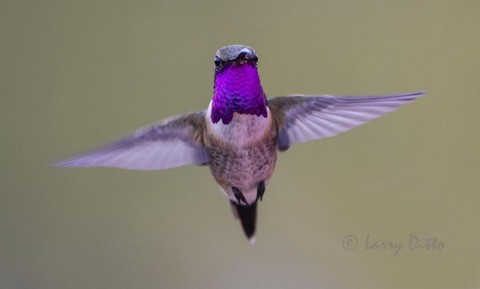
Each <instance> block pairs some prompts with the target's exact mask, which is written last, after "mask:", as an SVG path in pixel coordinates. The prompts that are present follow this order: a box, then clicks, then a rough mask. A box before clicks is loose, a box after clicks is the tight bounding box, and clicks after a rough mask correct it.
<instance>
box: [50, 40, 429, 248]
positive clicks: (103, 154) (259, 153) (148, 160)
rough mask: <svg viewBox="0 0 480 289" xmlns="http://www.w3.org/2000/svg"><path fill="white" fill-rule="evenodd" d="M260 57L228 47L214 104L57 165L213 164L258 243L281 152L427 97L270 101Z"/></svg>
mask: <svg viewBox="0 0 480 289" xmlns="http://www.w3.org/2000/svg"><path fill="white" fill-rule="evenodd" d="M257 61H258V58H257V54H256V52H255V50H253V48H252V47H249V46H244V45H230V46H226V47H223V48H220V49H219V50H218V51H217V53H216V56H215V59H214V64H215V77H214V85H213V96H212V99H211V101H210V104H209V106H208V108H207V109H205V110H202V111H197V112H191V113H187V114H183V115H177V116H172V117H169V118H167V119H164V120H163V121H160V122H158V123H155V124H153V125H150V126H148V127H145V128H140V129H138V130H136V131H135V132H134V133H133V134H132V135H130V136H128V137H126V138H123V139H121V140H118V141H116V142H113V143H111V144H108V145H106V146H105V147H103V148H100V149H97V150H94V151H92V152H90V153H87V154H84V155H80V156H76V157H73V158H69V159H66V160H63V161H60V162H58V163H56V165H58V166H62V167H117V168H123V169H136V170H162V169H168V168H173V167H178V166H183V165H189V164H195V165H207V166H208V167H209V168H210V171H211V173H212V175H213V177H214V179H215V180H216V181H217V183H218V184H219V185H220V187H221V190H222V191H223V192H224V193H225V194H226V195H227V196H228V198H229V200H230V203H231V206H232V209H233V212H234V215H235V217H236V218H239V219H240V221H241V224H242V227H243V230H244V232H245V234H246V236H247V238H248V239H249V240H250V242H252V243H253V242H255V226H256V213H257V202H258V200H262V197H263V194H264V192H265V188H266V186H267V184H268V181H269V180H270V177H271V176H272V173H273V170H274V168H275V162H276V160H277V150H278V151H286V150H287V149H288V148H289V147H290V146H291V145H293V144H296V143H301V142H306V141H309V140H314V139H320V138H326V137H332V136H335V135H337V134H339V133H342V132H345V131H348V130H350V129H352V128H353V127H355V126H358V125H361V124H364V123H366V122H367V121H369V120H371V119H374V118H377V117H379V116H381V115H383V114H385V113H387V112H390V111H393V110H396V109H397V108H399V107H400V106H401V105H403V104H406V103H408V102H411V101H413V100H415V99H416V98H417V97H420V96H422V95H424V93H423V92H413V93H407V94H397V95H386V96H351V97H334V96H328V95H291V96H280V97H275V98H270V99H267V97H266V95H265V92H264V91H263V88H262V85H261V83H260V77H259V74H258V70H257Z"/></svg>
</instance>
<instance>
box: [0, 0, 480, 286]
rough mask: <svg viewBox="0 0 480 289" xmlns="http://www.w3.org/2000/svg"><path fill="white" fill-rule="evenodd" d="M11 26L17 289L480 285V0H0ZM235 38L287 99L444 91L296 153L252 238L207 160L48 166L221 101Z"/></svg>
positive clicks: (4, 127) (6, 33)
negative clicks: (413, 243) (222, 77)
mask: <svg viewBox="0 0 480 289" xmlns="http://www.w3.org/2000/svg"><path fill="white" fill-rule="evenodd" d="M0 31H1V41H0V57H1V64H0V73H1V74H0V83H1V85H0V97H1V105H0V128H1V131H0V132H1V142H0V159H1V164H0V287H1V288H11V289H17V288H18V289H26V288H35V289H57V288H58V289H67V288H72V289H73V288H89V289H93V288H102V289H107V288H182V289H185V288H370V289H371V288H480V277H479V274H480V267H479V263H480V227H479V220H480V212H479V207H480V196H479V188H480V174H479V173H480V157H479V155H480V154H479V153H480V150H479V146H480V136H479V125H480V117H479V114H478V109H479V105H480V95H479V91H480V2H479V1H467V0H464V1H445V0H438V1H437V0H431V1H421V0H420V1H285V2H281V1H231V2H229V1H93V0H86V1H59V0H58V1H10V0H2V1H1V2H0ZM235 43H240V44H246V45H251V46H253V47H254V48H255V49H256V51H257V53H258V55H259V58H260V61H259V69H260V74H261V77H262V81H263V86H264V89H265V91H266V93H267V95H269V96H270V97H273V96H276V95H285V94H291V93H305V94H314V93H323V94H334V95H368V94H387V93H403V92H410V91H415V90H424V89H425V90H427V91H428V95H427V96H426V97H424V98H422V99H419V100H418V101H416V102H414V103H412V104H410V105H408V106H405V107H403V108H402V109H400V110H399V111H397V112H394V113H392V114H389V115H387V116H384V117H382V118H380V119H378V120H375V121H373V122H371V123H369V124H367V125H365V126H362V127H359V128H356V129H354V130H353V131H351V132H348V133H345V134H342V135H340V136H338V137H335V138H331V139H325V140H321V141H315V142H310V143H307V144H300V145H296V146H294V147H292V148H291V149H290V150H289V151H288V152H287V153H284V154H281V155H280V157H279V161H278V166H277V170H276V172H275V174H274V177H273V178H272V180H271V182H270V185H269V187H268V188H267V192H266V195H265V197H264V200H263V202H262V203H261V204H260V206H259V222H258V234H257V244H256V245H254V246H251V245H249V244H248V242H247V241H246V240H245V238H244V236H243V233H242V231H241V228H240V224H239V223H238V222H237V221H235V220H234V219H233V217H232V214H231V211H230V208H229V205H228V201H227V199H226V198H225V197H224V196H223V195H222V194H221V193H220V192H219V189H218V187H217V185H216V184H215V182H214V181H213V179H212V177H211V176H210V174H209V172H208V170H207V169H206V168H202V167H193V166H192V167H182V168H177V169H172V170H167V171H126V170H119V169H108V168H92V169H64V168H56V167H51V166H50V165H49V163H50V162H52V161H55V160H58V159H61V158H63V157H66V156H69V155H71V154H74V153H77V152H81V151H84V150H85V149H88V148H91V147H92V146H93V147H94V146H96V145H98V144H101V143H103V142H106V141H110V140H114V139H115V138H118V137H121V136H123V135H125V134H126V133H129V132H130V131H132V130H134V129H135V128H137V127H141V126H143V125H146V124H149V123H151V122H154V121H156V120H159V119H161V118H164V117H167V116H169V115H172V114H177V113H184V112H188V111H192V110H200V109H204V108H206V107H207V105H208V102H209V100H210V97H211V92H212V80H213V57H214V53H215V51H216V49H218V48H219V47H222V46H224V45H228V44H235ZM410 235H413V236H415V237H416V238H423V241H422V242H423V244H425V242H426V241H425V239H426V238H432V239H436V244H435V246H434V247H427V248H424V249H420V248H416V249H411V248H410V247H409V246H410V240H411V239H412V240H415V238H413V237H411V236H410ZM367 238H368V240H367ZM374 242H377V245H378V246H377V247H375V248H374V247H372V246H373V245H374ZM382 242H383V245H385V246H384V247H382ZM393 243H395V244H401V245H402V246H403V247H402V248H401V250H400V251H399V252H398V253H395V250H392V248H391V247H389V246H390V245H392V244H393Z"/></svg>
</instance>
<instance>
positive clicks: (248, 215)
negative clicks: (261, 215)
mask: <svg viewBox="0 0 480 289" xmlns="http://www.w3.org/2000/svg"><path fill="white" fill-rule="evenodd" d="M230 203H231V205H232V210H233V215H234V216H235V218H237V219H240V222H241V223H242V228H243V231H244V232H245V235H246V236H247V238H248V240H249V241H250V243H252V244H253V243H255V225H256V222H257V202H254V203H253V204H251V205H248V206H241V205H238V204H237V203H235V202H233V201H231V202H230Z"/></svg>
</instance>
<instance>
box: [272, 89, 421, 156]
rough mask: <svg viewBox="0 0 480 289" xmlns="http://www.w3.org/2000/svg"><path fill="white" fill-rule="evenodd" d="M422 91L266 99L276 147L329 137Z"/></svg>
mask: <svg viewBox="0 0 480 289" xmlns="http://www.w3.org/2000/svg"><path fill="white" fill-rule="evenodd" d="M424 94H425V93H424V92H413V93H408V94H397V95H385V96H350V97H347V96H343V97H334V96H328V95H325V96H315V95H292V96H281V97H275V98H272V99H269V100H268V107H269V109H270V111H271V112H272V115H273V117H274V119H275V121H276V123H277V126H278V148H279V149H280V150H287V149H288V147H290V146H291V145H293V144H296V143H301V142H306V141H309V140H313V139H320V138H325V137H332V136H335V135H337V134H339V133H342V132H345V131H348V130H350V129H352V128H354V127H356V126H358V125H361V124H364V123H366V122H367V121H369V120H372V119H374V118H377V117H379V116H381V115H383V114H385V113H387V112H390V111H393V110H396V109H398V108H399V107H400V106H401V105H403V104H406V103H409V102H411V101H413V100H415V99H416V98H418V97H420V96H422V95H424Z"/></svg>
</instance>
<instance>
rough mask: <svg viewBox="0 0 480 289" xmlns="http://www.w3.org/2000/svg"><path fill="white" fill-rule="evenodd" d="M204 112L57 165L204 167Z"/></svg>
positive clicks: (138, 132)
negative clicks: (191, 165) (193, 165)
mask: <svg viewBox="0 0 480 289" xmlns="http://www.w3.org/2000/svg"><path fill="white" fill-rule="evenodd" d="M204 126H205V112H204V111H200V112H194V113H189V114H185V115H179V116H174V117H170V118H167V119H165V120H163V121H161V122H159V123H156V124H153V125H151V126H149V127H145V128H140V129H138V130H136V131H135V133H133V134H132V135H130V136H128V137H126V138H123V139H121V140H118V141H116V142H113V143H111V144H108V145H106V146H104V147H102V148H100V149H97V150H94V151H92V152H90V153H87V154H83V155H79V156H76V157H72V158H69V159H66V160H63V161H60V162H57V163H55V165H57V166H61V167H116V168H123V169H135V170H162V169H169V168H173V167H178V166H183V165H188V164H197V165H201V164H205V163H207V162H208V157H207V153H206V151H205V148H204V147H203V145H202V143H203V136H202V132H203V131H204V129H203V128H204Z"/></svg>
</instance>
